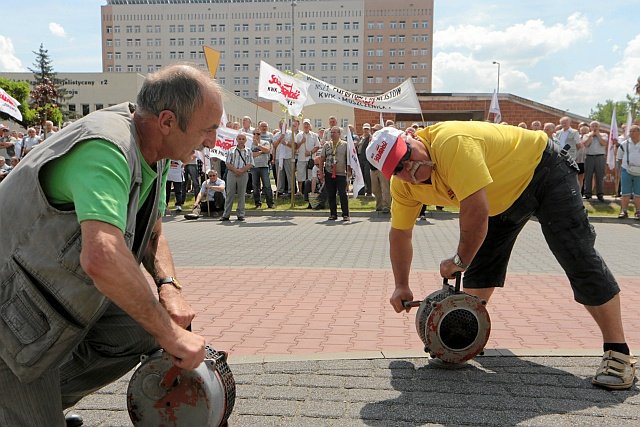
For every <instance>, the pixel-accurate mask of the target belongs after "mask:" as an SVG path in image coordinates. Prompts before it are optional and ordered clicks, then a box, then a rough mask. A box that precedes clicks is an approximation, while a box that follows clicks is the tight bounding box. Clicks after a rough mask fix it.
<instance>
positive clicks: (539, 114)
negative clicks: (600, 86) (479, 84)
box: [355, 94, 588, 130]
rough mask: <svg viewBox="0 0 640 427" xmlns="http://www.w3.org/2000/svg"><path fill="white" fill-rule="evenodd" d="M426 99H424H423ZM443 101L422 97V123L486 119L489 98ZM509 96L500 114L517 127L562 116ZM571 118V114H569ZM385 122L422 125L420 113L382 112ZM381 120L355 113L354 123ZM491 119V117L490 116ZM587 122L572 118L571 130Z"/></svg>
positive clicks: (375, 115) (370, 114)
mask: <svg viewBox="0 0 640 427" xmlns="http://www.w3.org/2000/svg"><path fill="white" fill-rule="evenodd" d="M425 98H426V99H425ZM437 98H445V99H430V98H429V97H423V99H422V100H421V101H420V105H421V106H422V110H423V116H424V120H425V121H428V122H431V121H442V120H486V119H487V115H488V112H489V106H490V104H491V98H490V97H486V96H484V97H478V98H479V99H456V97H455V96H452V97H444V96H442V97H437ZM509 98H510V95H508V94H505V95H504V99H502V95H501V99H500V111H501V113H502V120H503V121H506V122H507V123H509V124H512V125H517V124H518V123H520V122H525V123H526V124H527V126H529V127H530V126H531V122H532V121H534V120H539V121H540V122H542V124H543V125H544V123H546V122H552V123H555V124H558V121H559V120H560V118H561V117H562V116H564V115H565V113H564V112H563V111H561V110H556V109H554V108H548V109H547V108H541V107H538V106H537V105H540V104H537V105H536V104H534V103H531V104H530V105H527V101H528V100H526V99H523V98H518V101H515V100H513V99H509ZM569 116H570V117H571V115H569ZM383 117H384V120H387V119H391V120H393V121H403V122H405V123H408V124H410V123H413V122H421V121H422V118H421V116H420V115H419V114H396V113H385V114H384V115H383ZM379 120H380V113H377V112H373V111H363V110H356V111H355V121H356V127H357V129H358V130H360V129H361V126H362V124H363V123H371V124H372V125H373V124H374V123H378V122H379ZM491 120H493V115H491ZM582 120H588V119H586V118H584V117H579V116H575V117H572V127H574V128H577V125H578V123H579V121H582Z"/></svg>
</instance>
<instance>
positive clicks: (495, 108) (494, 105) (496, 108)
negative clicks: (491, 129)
mask: <svg viewBox="0 0 640 427" xmlns="http://www.w3.org/2000/svg"><path fill="white" fill-rule="evenodd" d="M491 113H493V114H495V116H494V117H493V123H500V122H501V121H502V114H501V113H500V105H499V104H498V92H496V91H495V90H494V91H493V97H492V98H491V105H490V106H489V114H491Z"/></svg>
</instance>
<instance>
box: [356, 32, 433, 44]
mask: <svg viewBox="0 0 640 427" xmlns="http://www.w3.org/2000/svg"><path fill="white" fill-rule="evenodd" d="M387 38H388V41H389V43H404V42H405V41H406V39H407V36H405V35H403V34H398V35H390V36H387ZM411 41H412V42H414V43H426V42H428V41H429V35H428V34H414V35H412V36H411ZM367 42H368V43H384V42H385V40H384V36H381V35H377V36H373V35H369V36H367Z"/></svg>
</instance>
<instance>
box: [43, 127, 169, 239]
mask: <svg viewBox="0 0 640 427" xmlns="http://www.w3.org/2000/svg"><path fill="white" fill-rule="evenodd" d="M138 158H139V159H142V154H140V151H139V150H138ZM140 163H141V166H142V187H141V188H140V201H139V202H138V208H140V207H141V206H142V205H143V203H144V201H145V200H146V199H147V197H148V196H149V193H150V192H151V190H152V189H153V181H154V180H155V179H156V177H157V176H158V174H157V172H156V171H154V170H153V169H152V168H151V166H149V165H148V164H147V162H145V161H141V162H140ZM168 170H169V163H168V162H167V165H166V167H165V169H164V171H163V173H162V175H163V176H162V188H161V191H160V199H159V200H158V209H159V210H160V212H162V211H163V210H164V207H165V204H166V202H165V198H166V196H165V185H166V180H167V179H166V178H167V171H168ZM40 183H41V185H42V188H43V190H44V193H45V195H46V196H47V199H48V200H49V203H51V204H52V205H54V206H57V205H64V204H69V203H72V204H73V205H74V207H75V211H76V214H77V216H78V222H82V221H85V220H96V221H102V222H106V223H108V224H111V225H113V226H115V227H118V228H119V229H120V230H121V231H122V232H123V233H124V230H125V228H126V224H127V205H128V204H129V189H130V188H131V172H130V171H129V165H128V164H127V159H126V158H125V156H124V154H123V153H122V152H121V151H120V149H118V147H117V146H116V145H115V144H112V143H110V142H108V141H105V140H102V139H90V140H87V141H83V142H81V143H79V144H77V145H76V146H75V147H73V148H72V149H71V151H69V152H68V153H67V154H66V155H65V156H63V157H61V158H59V159H56V160H52V161H51V162H49V163H47V164H46V165H45V166H44V167H43V168H42V171H41V172H40Z"/></svg>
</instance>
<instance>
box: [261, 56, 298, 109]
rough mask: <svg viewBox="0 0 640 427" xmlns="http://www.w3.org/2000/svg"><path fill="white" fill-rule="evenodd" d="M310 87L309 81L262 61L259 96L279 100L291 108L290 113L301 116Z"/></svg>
mask: <svg viewBox="0 0 640 427" xmlns="http://www.w3.org/2000/svg"><path fill="white" fill-rule="evenodd" d="M308 89H309V83H306V82H304V81H302V80H300V79H297V78H295V77H293V76H290V75H287V74H285V73H281V72H280V71H279V70H278V69H277V68H274V67H272V66H271V65H269V64H267V63H266V62H264V61H260V80H259V82H258V96H259V97H261V98H265V99H271V100H273V101H277V102H279V103H280V104H282V105H284V106H285V107H286V108H287V110H289V114H291V115H292V116H299V115H300V113H301V112H302V107H303V106H304V105H305V101H306V100H307V91H308Z"/></svg>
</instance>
